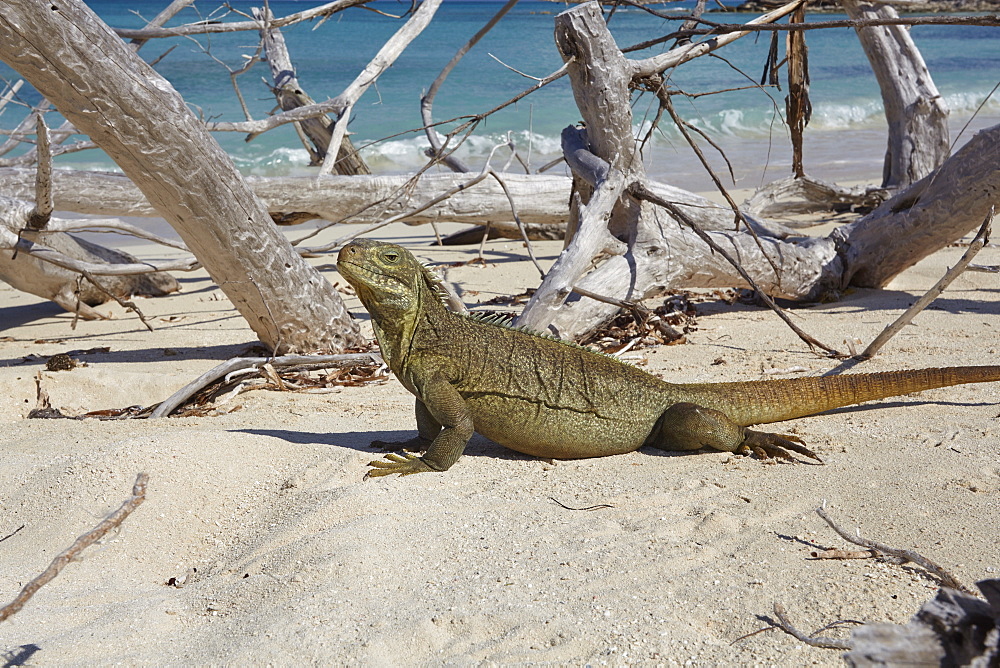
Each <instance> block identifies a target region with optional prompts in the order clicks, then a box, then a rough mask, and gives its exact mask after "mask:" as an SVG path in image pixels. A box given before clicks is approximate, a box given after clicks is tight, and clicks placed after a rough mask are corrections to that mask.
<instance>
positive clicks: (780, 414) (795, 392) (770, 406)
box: [682, 366, 1000, 427]
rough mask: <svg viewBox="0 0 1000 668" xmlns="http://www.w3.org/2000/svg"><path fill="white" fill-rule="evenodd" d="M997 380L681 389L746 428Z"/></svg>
mask: <svg viewBox="0 0 1000 668" xmlns="http://www.w3.org/2000/svg"><path fill="white" fill-rule="evenodd" d="M994 381H1000V366H955V367H946V368H943V369H940V368H935V369H907V370H903V371H881V372H877V373H859V374H848V375H843V376H810V377H808V378H790V379H783V380H752V381H746V382H737V383H704V384H692V385H683V386H682V387H683V388H684V390H685V392H686V393H689V394H690V395H691V396H693V398H691V399H689V401H693V402H694V403H697V404H699V405H702V406H705V407H706V408H714V409H716V410H720V411H722V412H723V413H725V414H726V415H728V416H729V418H730V419H731V420H733V422H736V423H737V424H739V425H740V426H743V427H746V426H749V425H753V424H765V423H768V422H781V421H782V420H792V419H794V418H800V417H805V416H807V415H815V414H816V413H822V412H823V411H828V410H833V409H834V408H841V407H843V406H853V405H854V404H860V403H863V402H865V401H873V400H875V399H885V398H888V397H896V396H899V395H902V394H910V393H911V392H920V391H921V390H931V389H934V388H938V387H948V386H950V385H964V384H967V383H989V382H994Z"/></svg>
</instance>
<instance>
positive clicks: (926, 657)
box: [844, 580, 1000, 668]
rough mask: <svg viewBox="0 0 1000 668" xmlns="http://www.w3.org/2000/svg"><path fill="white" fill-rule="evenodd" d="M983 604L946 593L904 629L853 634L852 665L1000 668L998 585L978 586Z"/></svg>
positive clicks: (872, 628)
mask: <svg viewBox="0 0 1000 668" xmlns="http://www.w3.org/2000/svg"><path fill="white" fill-rule="evenodd" d="M976 586H977V587H978V588H979V591H981V592H982V594H983V598H985V599H986V600H985V601H984V600H982V599H980V598H977V597H975V596H972V595H970V594H966V593H963V592H960V591H956V590H955V589H949V588H948V587H942V588H941V589H940V590H939V591H938V594H937V596H936V597H935V598H934V599H933V600H931V601H928V602H927V603H925V604H924V605H923V606H922V607H921V608H920V611H919V612H917V614H916V615H914V616H913V619H912V620H910V622H909V623H908V624H906V625H898V624H865V625H863V626H860V627H858V628H856V629H855V630H854V631H853V632H852V633H851V640H850V647H851V649H850V651H848V652H847V653H845V654H844V659H845V660H846V661H847V663H848V665H851V666H857V667H858V668H861V667H865V668H868V667H870V666H973V667H976V668H989V667H990V666H996V665H1000V580H982V581H980V582H977V583H976Z"/></svg>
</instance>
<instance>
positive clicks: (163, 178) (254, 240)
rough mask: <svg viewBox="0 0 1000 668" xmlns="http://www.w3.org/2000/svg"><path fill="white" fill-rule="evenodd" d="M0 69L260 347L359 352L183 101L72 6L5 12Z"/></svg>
mask: <svg viewBox="0 0 1000 668" xmlns="http://www.w3.org/2000/svg"><path fill="white" fill-rule="evenodd" d="M0 59H2V60H4V61H5V62H6V63H7V64H8V65H10V66H11V67H13V68H14V69H15V70H17V71H18V72H19V73H20V74H21V76H23V77H24V78H25V79H27V80H28V81H29V82H30V83H31V84H32V85H33V86H34V87H35V89H36V90H38V92H39V93H41V94H42V95H44V96H45V97H46V98H47V99H48V100H50V101H51V102H52V103H53V104H54V105H55V106H56V108H57V109H58V110H59V111H60V112H61V113H62V114H63V116H64V117H65V118H66V119H67V120H68V121H70V122H72V123H73V125H74V126H76V128H77V129H78V130H80V131H81V132H83V133H86V134H87V135H88V136H89V137H90V138H91V139H92V140H93V141H94V142H95V143H97V144H98V145H99V146H100V147H101V148H102V149H103V150H104V151H105V152H106V153H107V154H108V155H109V156H110V157H111V158H112V159H114V160H115V162H117V163H118V165H119V166H120V167H121V168H122V171H123V172H124V173H125V174H126V175H127V176H128V177H129V178H130V179H131V180H132V182H133V183H135V184H136V185H137V186H138V188H139V189H140V190H142V192H143V193H144V194H145V195H146V197H147V198H148V199H149V201H150V202H151V203H152V204H153V205H154V206H155V207H156V210H157V211H158V212H159V213H160V215H162V216H163V217H164V218H166V220H167V221H168V222H169V223H170V224H171V225H172V226H173V227H174V229H175V230H177V232H178V234H179V235H180V236H181V238H182V239H183V240H184V241H185V243H186V244H187V245H188V247H189V248H190V249H191V252H192V253H194V254H195V256H196V257H197V258H198V259H199V260H200V261H201V262H202V264H203V265H204V267H205V269H206V270H207V271H208V273H209V274H210V275H211V277H212V279H213V280H214V281H215V282H216V284H217V285H219V287H220V288H221V289H222V290H223V292H224V293H225V294H226V296H227V297H229V299H230V301H231V302H232V303H233V305H234V306H235V308H236V309H237V310H238V311H239V312H240V314H241V315H242V316H243V317H244V318H245V319H246V321H247V323H248V324H249V325H250V327H251V329H253V331H254V332H255V333H256V334H257V336H258V337H259V338H260V340H261V341H262V342H263V343H264V344H265V345H267V346H269V347H272V348H275V349H278V350H280V351H283V352H285V351H307V350H332V351H340V350H342V349H343V348H345V347H347V346H352V345H358V344H360V343H361V341H362V339H361V336H360V333H359V329H358V326H357V323H356V322H354V321H353V320H352V319H351V317H350V314H349V313H348V312H347V309H346V307H345V306H344V303H343V300H342V299H341V297H340V296H339V295H338V293H337V292H336V290H335V289H334V288H333V286H332V285H330V283H329V282H328V281H326V280H325V279H324V278H323V277H322V276H321V275H320V274H319V272H317V271H316V270H315V269H314V268H313V267H311V266H310V265H309V264H308V263H307V262H305V261H304V260H303V259H302V258H301V257H299V255H298V254H297V253H296V252H295V250H294V249H293V248H292V246H291V244H290V243H289V242H288V240H287V239H285V237H284V236H283V235H282V234H281V233H280V232H279V231H278V229H277V228H276V227H275V226H274V224H273V223H272V222H271V220H270V217H269V215H268V213H267V210H266V209H265V207H264V206H263V204H262V203H261V202H260V200H259V199H258V198H257V197H256V196H255V195H254V193H253V191H252V190H251V189H250V187H249V186H248V185H247V184H246V182H245V181H244V180H243V177H242V176H241V175H240V173H239V172H238V171H237V169H236V167H235V165H234V164H233V161H232V159H231V158H230V157H229V156H228V155H226V153H225V152H224V151H223V150H222V149H221V148H220V147H219V145H218V143H217V142H216V141H215V140H214V139H213V138H212V137H211V135H209V133H208V131H207V130H206V129H205V126H204V124H203V123H202V122H201V121H200V120H199V119H198V118H196V117H195V116H194V115H193V114H192V113H191V111H190V110H189V109H188V107H187V105H186V104H185V102H184V100H183V98H181V96H180V95H179V94H178V93H177V92H176V91H175V90H174V88H173V87H172V86H171V85H170V83H169V82H167V81H166V80H165V79H164V78H163V77H161V76H160V75H159V74H157V73H156V72H155V71H154V70H153V69H152V68H151V67H149V65H147V64H146V63H145V62H143V61H142V60H141V59H140V58H139V57H138V56H137V55H136V54H135V53H134V52H133V51H132V49H131V48H129V46H128V45H127V44H126V43H124V42H122V40H121V39H120V38H119V37H118V36H116V35H115V34H114V33H113V32H112V31H111V29H110V28H108V26H107V25H105V24H104V23H103V22H102V21H101V20H100V18H98V17H97V15H96V14H94V12H93V11H92V10H91V9H90V8H89V7H87V6H86V4H84V3H83V2H82V1H81V0H60V2H58V3H57V4H55V5H52V6H49V5H48V4H46V5H44V6H43V5H40V4H39V3H37V2H33V1H32V0H8V1H7V2H5V3H4V10H3V12H0ZM57 206H58V205H57Z"/></svg>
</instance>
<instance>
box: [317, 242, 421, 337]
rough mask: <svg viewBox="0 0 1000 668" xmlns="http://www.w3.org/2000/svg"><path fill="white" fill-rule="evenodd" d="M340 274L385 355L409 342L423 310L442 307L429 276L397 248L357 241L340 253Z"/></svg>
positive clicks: (338, 267) (409, 256) (338, 268)
mask: <svg viewBox="0 0 1000 668" xmlns="http://www.w3.org/2000/svg"><path fill="white" fill-rule="evenodd" d="M337 271H339V272H340V275H341V276H343V277H344V278H345V279H346V280H347V282H348V283H350V284H351V285H352V286H354V289H355V290H356V291H357V293H358V299H360V300H361V303H362V304H364V306H365V308H366V309H367V310H368V313H369V314H370V315H371V317H372V321H373V322H374V324H375V333H376V336H378V339H379V343H380V344H381V346H382V348H383V352H384V353H385V352H386V349H387V346H388V345H390V344H392V347H394V348H395V347H405V346H401V344H402V341H405V340H408V339H409V337H410V336H411V335H412V333H413V328H414V327H415V325H416V322H417V320H418V319H419V317H420V314H421V312H422V309H424V308H432V307H433V306H432V305H435V304H436V305H440V298H439V297H438V296H437V294H436V293H435V291H434V285H435V282H434V279H433V277H432V276H431V275H430V272H429V271H428V270H427V269H426V268H425V267H424V266H423V265H422V264H420V262H418V261H417V259H416V258H415V257H413V255H411V254H410V252H409V251H408V250H406V249H405V248H403V247H402V246H397V245H396V244H390V243H385V242H383V241H375V240H373V239H356V240H354V241H352V242H351V243H349V244H347V245H346V246H344V247H343V248H342V249H341V250H340V254H339V255H338V256H337Z"/></svg>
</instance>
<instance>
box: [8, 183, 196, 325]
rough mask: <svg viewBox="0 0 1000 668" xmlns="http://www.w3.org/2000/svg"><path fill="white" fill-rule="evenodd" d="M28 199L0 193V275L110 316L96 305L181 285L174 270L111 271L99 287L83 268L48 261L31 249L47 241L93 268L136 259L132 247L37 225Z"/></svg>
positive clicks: (94, 314) (71, 307)
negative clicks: (122, 247) (118, 273)
mask: <svg viewBox="0 0 1000 668" xmlns="http://www.w3.org/2000/svg"><path fill="white" fill-rule="evenodd" d="M33 208H34V207H32V205H30V204H28V203H26V202H19V201H17V200H10V199H7V198H0V249H2V250H0V280H3V281H4V282H6V283H8V284H9V285H11V287H13V288H16V289H18V290H21V291H23V292H27V293H29V294H33V295H36V296H38V297H42V298H44V299H51V300H52V301H54V302H55V303H57V304H59V305H60V306H62V307H63V308H64V309H66V310H67V311H70V312H73V313H79V314H80V317H82V318H85V319H88V320H93V319H97V318H105V317H107V316H105V315H103V314H101V313H100V312H98V311H97V310H95V309H93V308H92V307H93V306H97V305H98V304H103V303H104V302H106V301H108V300H109V299H113V298H119V299H128V298H129V297H131V296H133V295H143V296H160V295H164V294H167V293H170V292H176V291H177V290H178V289H179V286H178V285H177V281H176V280H175V279H174V278H173V277H172V276H170V275H169V274H149V275H145V276H106V277H103V278H101V279H99V283H100V287H98V286H96V285H94V284H93V283H92V282H91V280H90V279H86V278H84V277H83V276H82V275H81V274H80V272H78V271H73V270H71V269H68V268H66V267H65V266H60V265H58V264H54V263H53V262H52V261H46V260H44V259H42V258H43V257H48V256H47V255H44V254H33V253H32V251H34V250H37V249H38V247H42V248H44V249H46V250H47V251H49V254H50V255H51V254H56V255H58V256H61V257H62V258H65V259H66V260H68V261H71V262H76V263H80V264H81V266H86V267H87V268H88V269H90V268H93V265H122V264H135V263H138V262H139V260H137V259H136V258H134V257H132V256H131V255H129V254H128V253H123V252H121V251H117V250H112V249H110V248H105V247H104V246H100V245H98V244H94V243H91V242H89V241H87V240H85V239H80V238H78V237H75V236H73V235H71V234H66V233H65V232H53V231H50V230H49V231H42V232H39V231H37V230H32V229H30V228H29V227H28V220H29V218H30V216H31V214H32V212H33Z"/></svg>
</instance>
